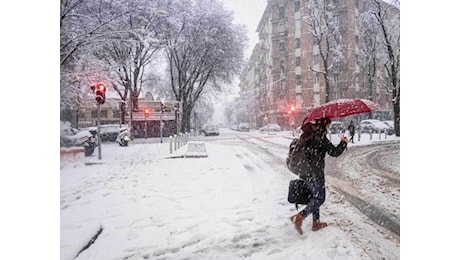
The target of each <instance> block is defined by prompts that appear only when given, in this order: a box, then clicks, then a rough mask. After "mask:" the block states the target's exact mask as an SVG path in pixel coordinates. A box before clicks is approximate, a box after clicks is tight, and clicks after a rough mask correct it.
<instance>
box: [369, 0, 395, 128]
mask: <svg viewBox="0 0 460 260" xmlns="http://www.w3.org/2000/svg"><path fill="white" fill-rule="evenodd" d="M365 10H366V12H365V13H364V14H363V21H364V25H365V26H364V28H366V30H367V31H366V34H365V39H367V42H366V43H367V44H366V45H365V54H366V55H368V56H366V55H365V57H366V58H367V60H366V61H367V63H366V71H367V72H369V75H368V77H367V79H368V81H370V83H372V85H370V88H371V91H372V87H373V83H374V80H375V78H374V76H375V75H376V74H377V73H376V72H379V71H381V73H379V74H378V75H380V78H381V81H382V84H381V85H382V86H384V87H385V88H386V89H387V91H388V92H389V93H391V94H392V98H393V99H392V101H393V111H394V120H395V124H394V125H395V133H396V135H397V136H399V135H400V29H399V26H400V12H399V1H394V3H393V4H388V3H385V2H382V1H379V0H368V1H366V2H365ZM374 50H375V52H374ZM374 53H375V54H374ZM376 60H378V62H376ZM374 66H375V67H374ZM371 77H372V78H371ZM377 79H378V78H377Z"/></svg>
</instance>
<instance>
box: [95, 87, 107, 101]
mask: <svg viewBox="0 0 460 260" xmlns="http://www.w3.org/2000/svg"><path fill="white" fill-rule="evenodd" d="M95 89H96V101H97V103H99V104H104V103H105V92H106V91H107V86H106V85H105V84H104V83H101V82H99V83H97V84H96V87H95Z"/></svg>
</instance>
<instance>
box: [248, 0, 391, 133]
mask: <svg viewBox="0 0 460 260" xmlns="http://www.w3.org/2000/svg"><path fill="white" fill-rule="evenodd" d="M363 7H364V1H362V0H344V1H338V0H310V1H305V0H268V1H267V6H266V9H265V11H264V14H263V15H262V17H261V19H260V22H259V25H258V28H257V32H258V35H259V42H258V44H257V45H256V46H255V48H254V50H253V53H252V55H251V57H250V60H249V62H248V66H247V67H246V70H245V72H244V73H243V74H242V76H241V78H240V91H241V92H240V96H241V97H249V99H248V101H249V102H250V103H249V104H256V105H255V106H257V108H254V110H255V111H254V113H253V121H254V124H255V125H256V127H261V126H262V125H265V124H267V123H278V124H279V125H280V126H282V127H283V128H285V129H288V128H289V127H290V126H298V125H300V124H301V123H302V120H303V118H304V117H305V114H306V112H307V111H308V110H309V109H311V108H312V107H314V106H318V105H320V104H323V103H325V102H328V101H331V100H335V99H339V98H367V99H371V100H373V101H375V102H377V103H379V104H380V106H381V107H382V108H390V107H391V105H392V104H391V94H390V93H388V92H387V91H386V89H385V88H383V87H379V86H377V87H376V88H375V89H373V90H372V92H371V93H372V94H371V95H370V94H369V91H367V88H366V87H365V86H364V77H363V74H364V73H363V72H362V66H361V63H360V55H361V53H362V52H361V48H362V47H361V46H362V39H360V32H359V19H360V15H361V13H362V12H363ZM250 77H252V79H250ZM291 106H294V107H295V108H296V111H295V113H294V114H288V111H289V109H290V107H291Z"/></svg>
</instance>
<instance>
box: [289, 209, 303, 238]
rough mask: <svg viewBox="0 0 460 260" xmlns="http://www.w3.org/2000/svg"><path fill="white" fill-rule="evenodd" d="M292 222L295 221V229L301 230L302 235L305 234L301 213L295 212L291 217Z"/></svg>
mask: <svg viewBox="0 0 460 260" xmlns="http://www.w3.org/2000/svg"><path fill="white" fill-rule="evenodd" d="M291 221H292V223H294V226H295V230H297V232H299V234H300V235H302V234H303V230H302V221H303V216H302V214H300V213H297V214H295V215H294V216H292V217H291Z"/></svg>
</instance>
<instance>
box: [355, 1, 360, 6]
mask: <svg viewBox="0 0 460 260" xmlns="http://www.w3.org/2000/svg"><path fill="white" fill-rule="evenodd" d="M355 6H356V8H358V7H359V0H355Z"/></svg>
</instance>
